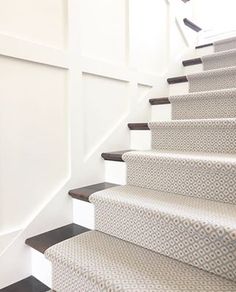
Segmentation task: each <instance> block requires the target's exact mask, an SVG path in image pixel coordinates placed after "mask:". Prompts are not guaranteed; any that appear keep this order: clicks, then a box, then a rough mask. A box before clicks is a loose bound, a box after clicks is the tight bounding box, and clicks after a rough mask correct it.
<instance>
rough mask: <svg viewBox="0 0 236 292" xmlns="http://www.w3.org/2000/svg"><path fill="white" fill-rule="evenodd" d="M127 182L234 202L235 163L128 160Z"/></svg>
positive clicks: (186, 194)
mask: <svg viewBox="0 0 236 292" xmlns="http://www.w3.org/2000/svg"><path fill="white" fill-rule="evenodd" d="M127 175H128V179H127V180H128V184H130V185H133V186H139V187H142V188H148V189H153V190H159V191H163V192H169V193H175V194H180V195H185V196H191V197H198V198H204V199H210V200H214V201H221V202H226V203H233V204H236V164H235V163H234V164H233V165H232V164H229V163H223V162H221V163H220V162H214V163H211V162H210V161H209V162H208V161H206V162H204V161H202V160H200V161H197V160H193V161H192V160H185V159H183V160H175V159H170V158H167V159H165V158H160V159H155V160H149V159H146V161H145V162H143V161H141V160H139V161H138V160H136V161H135V162H130V161H129V162H128V163H127Z"/></svg>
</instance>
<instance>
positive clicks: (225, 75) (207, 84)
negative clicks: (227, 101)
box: [187, 66, 236, 92]
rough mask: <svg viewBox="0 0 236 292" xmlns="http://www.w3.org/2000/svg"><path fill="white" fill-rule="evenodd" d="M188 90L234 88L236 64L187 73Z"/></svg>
mask: <svg viewBox="0 0 236 292" xmlns="http://www.w3.org/2000/svg"><path fill="white" fill-rule="evenodd" d="M187 79H188V83H189V92H200V91H207V90H218V89H227V88H235V84H236V66H235V67H229V68H223V69H215V70H209V71H203V72H200V73H194V74H188V75H187Z"/></svg>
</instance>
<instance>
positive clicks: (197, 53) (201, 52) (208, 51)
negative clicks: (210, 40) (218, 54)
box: [194, 46, 214, 58]
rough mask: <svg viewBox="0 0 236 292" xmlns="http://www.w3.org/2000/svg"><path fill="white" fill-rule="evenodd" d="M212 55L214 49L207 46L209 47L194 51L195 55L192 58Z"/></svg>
mask: <svg viewBox="0 0 236 292" xmlns="http://www.w3.org/2000/svg"><path fill="white" fill-rule="evenodd" d="M213 53H214V48H213V46H209V47H205V48H201V49H196V50H195V55H194V57H195V58H196V57H201V56H204V55H210V54H213Z"/></svg>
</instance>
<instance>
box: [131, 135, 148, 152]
mask: <svg viewBox="0 0 236 292" xmlns="http://www.w3.org/2000/svg"><path fill="white" fill-rule="evenodd" d="M130 149H134V150H149V149H151V131H149V130H133V131H130Z"/></svg>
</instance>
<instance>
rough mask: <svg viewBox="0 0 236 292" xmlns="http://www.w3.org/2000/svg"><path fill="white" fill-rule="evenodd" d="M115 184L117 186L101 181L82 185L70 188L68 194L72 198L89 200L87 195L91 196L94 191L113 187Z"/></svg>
mask: <svg viewBox="0 0 236 292" xmlns="http://www.w3.org/2000/svg"><path fill="white" fill-rule="evenodd" d="M116 186H119V185H117V184H113V183H107V182H102V183H98V184H93V185H89V186H84V187H81V188H77V189H73V190H70V191H69V195H70V196H71V197H72V198H74V199H77V200H81V201H85V202H89V196H91V195H92V194H93V193H96V192H98V191H102V190H105V189H109V188H113V187H116Z"/></svg>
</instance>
